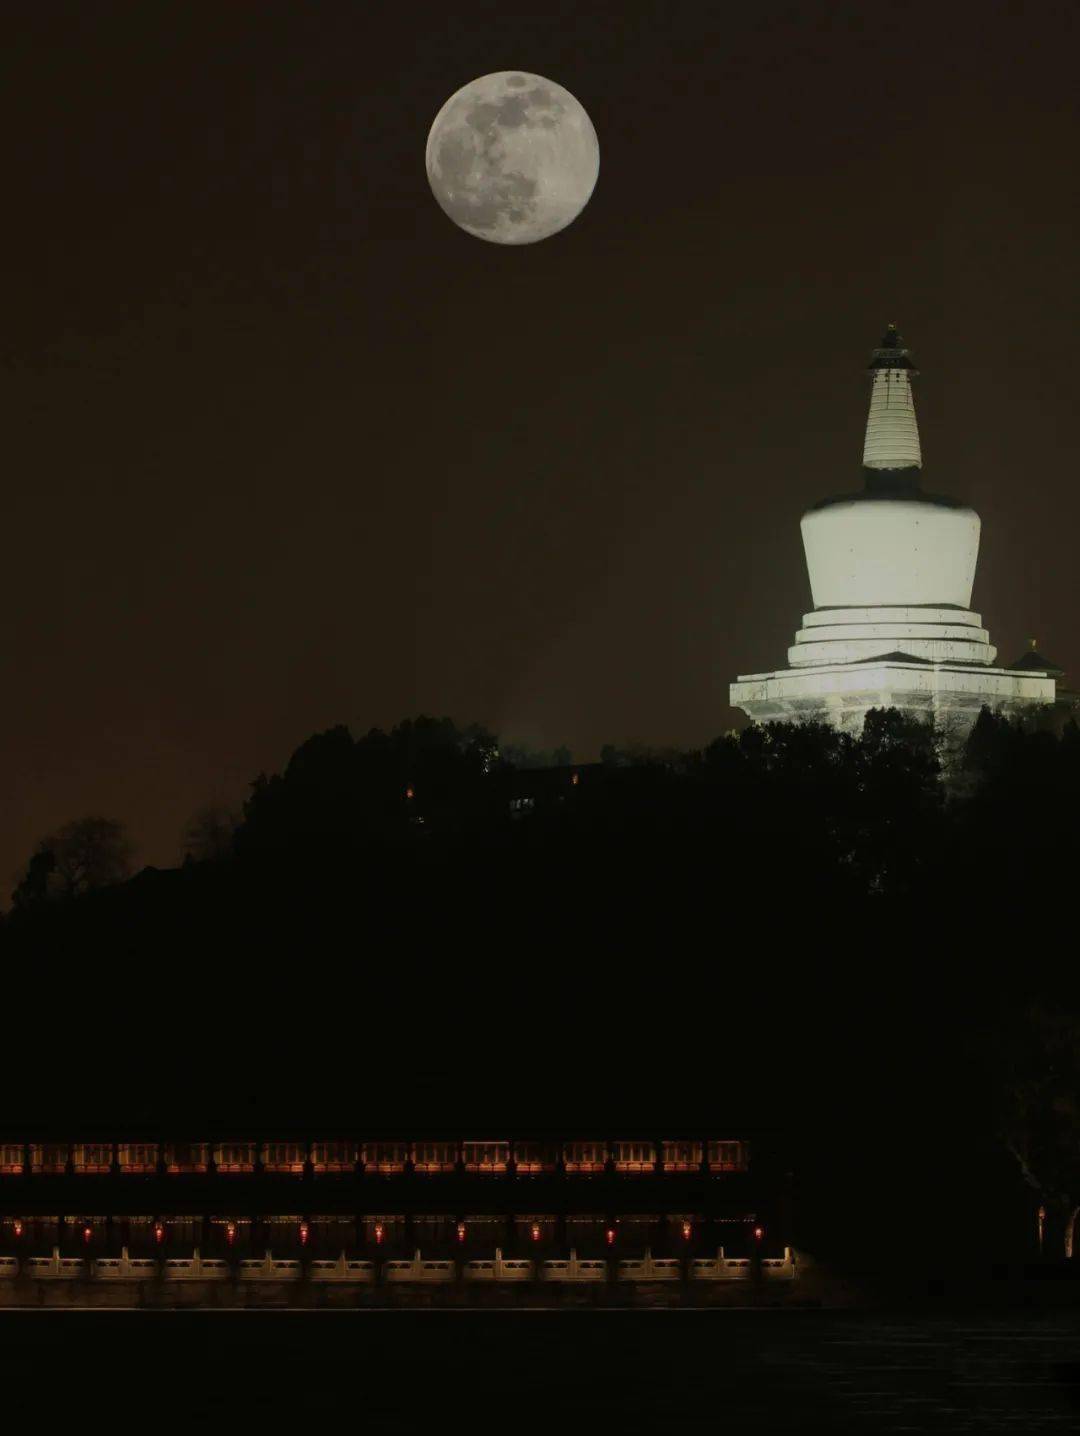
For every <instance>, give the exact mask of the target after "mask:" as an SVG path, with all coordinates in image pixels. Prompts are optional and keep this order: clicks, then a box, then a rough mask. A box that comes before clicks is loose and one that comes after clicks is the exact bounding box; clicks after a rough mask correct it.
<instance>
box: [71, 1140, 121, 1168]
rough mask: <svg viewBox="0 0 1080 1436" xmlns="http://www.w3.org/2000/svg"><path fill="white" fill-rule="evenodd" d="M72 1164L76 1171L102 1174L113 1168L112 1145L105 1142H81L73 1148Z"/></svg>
mask: <svg viewBox="0 0 1080 1436" xmlns="http://www.w3.org/2000/svg"><path fill="white" fill-rule="evenodd" d="M71 1165H72V1167H73V1168H74V1169H75V1171H76V1172H87V1173H97V1174H98V1175H102V1174H104V1173H105V1172H108V1171H110V1170H111V1169H112V1147H111V1146H110V1145H109V1144H107V1143H104V1142H80V1143H78V1144H77V1145H76V1146H74V1147H72V1149H71Z"/></svg>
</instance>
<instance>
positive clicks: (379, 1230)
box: [375, 1222, 385, 1246]
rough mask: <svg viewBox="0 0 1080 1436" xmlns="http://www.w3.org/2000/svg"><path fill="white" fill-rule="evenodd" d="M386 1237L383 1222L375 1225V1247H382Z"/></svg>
mask: <svg viewBox="0 0 1080 1436" xmlns="http://www.w3.org/2000/svg"><path fill="white" fill-rule="evenodd" d="M384 1235H385V1233H384V1232H383V1224H382V1222H376V1223H375V1245H376V1246H382V1239H383V1236H384Z"/></svg>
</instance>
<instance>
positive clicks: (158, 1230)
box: [154, 1222, 165, 1246]
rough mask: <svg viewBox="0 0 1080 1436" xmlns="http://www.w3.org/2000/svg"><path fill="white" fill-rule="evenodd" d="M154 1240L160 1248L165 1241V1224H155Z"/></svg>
mask: <svg viewBox="0 0 1080 1436" xmlns="http://www.w3.org/2000/svg"><path fill="white" fill-rule="evenodd" d="M154 1240H155V1241H156V1242H157V1243H158V1245H159V1246H160V1244H161V1243H162V1242H163V1241H164V1240H165V1223H164V1222H155V1223H154Z"/></svg>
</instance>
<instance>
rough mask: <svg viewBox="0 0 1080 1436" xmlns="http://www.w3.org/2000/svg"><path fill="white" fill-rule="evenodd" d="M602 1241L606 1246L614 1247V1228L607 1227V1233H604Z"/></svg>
mask: <svg viewBox="0 0 1080 1436" xmlns="http://www.w3.org/2000/svg"><path fill="white" fill-rule="evenodd" d="M604 1240H605V1241H606V1242H607V1244H608V1246H609V1247H613V1246H614V1245H615V1228H614V1227H608V1229H607V1231H606V1232H605V1233H604Z"/></svg>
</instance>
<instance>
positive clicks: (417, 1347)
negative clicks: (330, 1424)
mask: <svg viewBox="0 0 1080 1436" xmlns="http://www.w3.org/2000/svg"><path fill="white" fill-rule="evenodd" d="M0 1342H2V1343H3V1349H4V1352H5V1355H6V1358H7V1360H6V1362H5V1366H6V1367H7V1371H8V1375H9V1381H8V1382H7V1383H6V1389H5V1394H4V1410H5V1415H6V1416H7V1417H8V1419H9V1421H10V1420H11V1418H13V1417H15V1418H17V1417H20V1416H22V1417H24V1418H27V1419H36V1417H38V1416H40V1414H41V1412H42V1411H43V1410H44V1409H46V1408H47V1407H51V1406H52V1404H53V1398H52V1395H51V1394H50V1392H51V1391H52V1390H54V1389H55V1388H54V1383H55V1381H56V1380H57V1379H58V1377H59V1376H60V1375H62V1378H63V1388H64V1389H67V1390H76V1389H80V1388H81V1389H83V1390H84V1391H90V1390H93V1391H94V1392H95V1393H96V1397H95V1400H97V1399H100V1400H101V1401H102V1402H103V1403H104V1406H103V1408H102V1409H107V1408H109V1407H114V1409H116V1410H120V1409H123V1410H124V1411H126V1412H127V1413H128V1414H129V1415H130V1416H131V1418H132V1419H133V1420H136V1419H140V1420H141V1417H140V1415H139V1413H142V1414H143V1415H145V1416H147V1417H151V1416H153V1417H154V1418H155V1419H156V1415H157V1414H158V1413H160V1412H162V1411H163V1410H176V1411H177V1412H179V1413H181V1414H182V1415H183V1417H184V1419H185V1420H186V1421H189V1422H190V1421H196V1422H205V1423H207V1424H208V1425H210V1426H211V1427H213V1428H215V1429H216V1428H218V1427H219V1426H221V1425H224V1424H226V1423H229V1424H231V1423H241V1422H242V1423H244V1424H245V1427H246V1428H247V1429H257V1426H258V1424H259V1423H266V1424H267V1427H268V1429H270V1424H271V1423H273V1425H274V1427H275V1429H276V1428H277V1426H278V1424H279V1423H280V1421H281V1420H282V1419H286V1420H295V1421H297V1422H300V1421H303V1422H304V1423H305V1424H310V1423H311V1422H313V1421H320V1420H322V1421H330V1420H333V1421H336V1422H341V1421H342V1420H343V1419H347V1420H348V1421H349V1422H350V1425H355V1426H356V1427H357V1428H358V1429H365V1430H374V1431H385V1432H398V1431H421V1430H424V1431H430V1430H431V1429H432V1428H434V1427H448V1426H450V1425H451V1424H455V1417H456V1418H458V1419H461V1418H464V1419H465V1420H466V1421H467V1422H468V1423H469V1424H470V1425H471V1426H472V1427H473V1428H474V1429H476V1430H478V1431H481V1430H482V1431H487V1430H492V1429H496V1428H499V1427H505V1428H507V1429H512V1430H515V1431H540V1430H555V1431H558V1432H560V1433H562V1432H563V1431H565V1430H566V1429H567V1428H569V1429H572V1430H576V1429H586V1428H588V1429H590V1430H595V1431H597V1432H601V1431H607V1430H620V1431H632V1432H644V1431H668V1430H671V1431H679V1432H683V1431H685V1432H697V1431H701V1432H705V1431H720V1430H722V1429H727V1430H728V1431H746V1430H751V1431H757V1430H792V1431H795V1430H798V1431H814V1430H821V1431H867V1432H871V1431H873V1432H891V1431H897V1432H899V1431H1023V1432H1027V1431H1056V1430H1060V1431H1064V1430H1066V1429H1069V1430H1073V1429H1076V1427H1077V1424H1078V1422H1080V1313H1074V1312H1055V1313H1053V1314H1052V1315H1047V1314H1039V1315H1030V1314H1027V1313H1022V1312H1018V1313H1014V1314H1011V1315H1006V1316H1001V1315H996V1316H993V1317H989V1316H987V1317H981V1316H980V1317H964V1318H955V1317H954V1318H950V1317H946V1316H942V1315H941V1314H940V1313H935V1314H934V1315H932V1316H927V1317H925V1318H920V1317H918V1316H912V1315H904V1316H902V1317H899V1316H897V1317H885V1316H867V1315H865V1314H857V1313H843V1314H840V1313H828V1312H791V1311H789V1312H781V1311H738V1312H724V1311H687V1310H674V1311H668V1310H656V1311H636V1312H635V1311H591V1312H590V1311H556V1312H550V1311H547V1312H545V1311H524V1312H515V1311H504V1312H491V1311H468V1310H466V1311H384V1312H365V1311H360V1312H325V1311H313V1312H272V1311H265V1312H235V1311H234V1312H225V1311H222V1312H215V1311H195V1312H156V1313H155V1312H151V1313H136V1312H124V1311H116V1312H104V1311H96V1312H78V1311H72V1312H63V1311H28V1312H19V1313H15V1312H5V1313H3V1314H0ZM32 1371H40V1372H41V1373H42V1375H41V1378H40V1380H35V1379H33V1378H32V1377H31V1375H30V1373H31V1372H32ZM50 1372H51V1373H52V1375H51V1377H50V1375H49V1373H50ZM15 1373H18V1374H19V1375H18V1379H17V1380H16V1379H14V1374H15ZM163 1398H165V1404H164V1405H163ZM116 1402H119V1403H120V1405H119V1406H116V1405H115V1403H116Z"/></svg>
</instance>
